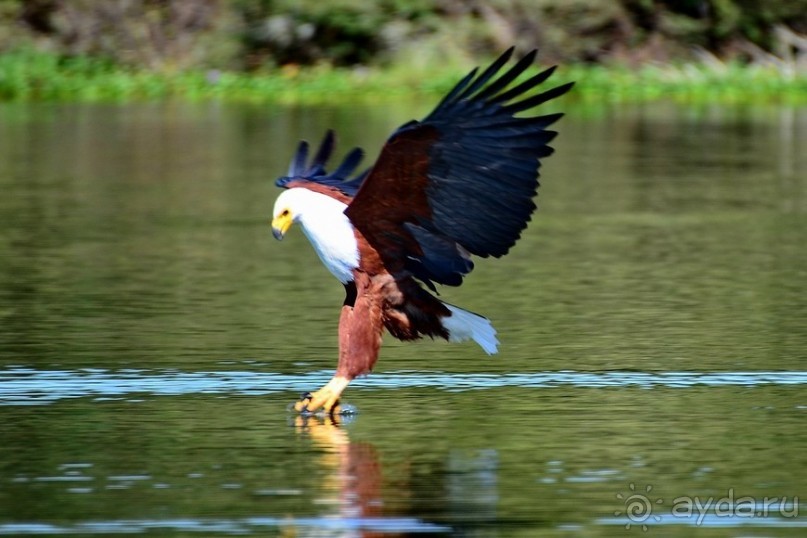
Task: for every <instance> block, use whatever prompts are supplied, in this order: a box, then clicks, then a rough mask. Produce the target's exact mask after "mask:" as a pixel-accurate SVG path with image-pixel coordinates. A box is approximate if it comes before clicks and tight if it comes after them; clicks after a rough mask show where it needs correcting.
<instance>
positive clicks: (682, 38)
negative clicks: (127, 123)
mask: <svg viewBox="0 0 807 538" xmlns="http://www.w3.org/2000/svg"><path fill="white" fill-rule="evenodd" d="M805 33H807V0H680V1H673V0H489V1H484V0H436V1H429V0H328V1H322V0H196V1H193V2H189V1H185V0H116V1H115V2H106V1H99V0H0V99H5V100H9V99H26V100H28V99H66V98H67V99H69V98H79V99H85V100H86V99H110V98H111V99H131V98H147V99H150V98H163V97H166V96H179V95H181V96H182V97H184V98H209V97H223V96H226V97H235V98H247V99H274V100H293V101H306V100H311V99H313V100H317V99H322V98H323V97H324V96H328V97H335V96H338V95H340V94H342V93H351V94H355V93H356V92H362V93H364V94H367V95H374V96H381V95H383V94H389V93H393V94H394V93H396V92H397V91H399V90H400V91H401V92H410V93H411V91H412V90H415V91H418V92H430V91H433V92H437V91H444V90H445V89H446V88H447V86H448V85H449V84H450V83H451V82H453V81H454V79H455V78H456V76H457V75H458V74H459V73H462V72H464V71H465V70H467V68H468V67H469V66H470V65H474V64H477V63H479V61H480V60H481V59H484V58H489V57H493V56H494V55H497V54H499V53H500V52H501V51H502V50H504V49H506V48H507V47H509V46H511V45H515V46H516V47H517V48H518V49H520V50H521V51H526V50H528V49H531V48H535V47H537V48H539V49H541V57H540V58H541V61H542V62H544V63H547V64H549V63H562V64H567V65H568V64H574V65H577V66H578V67H576V68H573V69H576V70H577V71H576V72H575V73H574V78H576V79H578V80H580V79H582V80H585V81H586V82H587V84H586V89H585V90H583V91H584V96H585V92H588V95H589V96H590V97H593V96H595V95H597V96H599V97H600V98H602V97H603V96H605V97H606V98H607V99H613V98H618V99H623V98H630V99H634V98H637V97H638V98H647V97H658V96H661V95H664V94H668V93H676V94H680V89H681V88H688V89H689V90H691V91H689V92H688V93H689V94H691V93H697V92H698V91H700V90H701V89H710V91H712V92H714V89H715V88H717V89H718V90H720V89H721V88H723V89H726V92H723V93H722V94H721V95H723V94H725V95H723V97H727V98H733V93H735V92H736V90H737V89H741V90H742V89H743V88H745V89H744V90H743V91H745V92H751V93H752V94H755V93H756V94H758V93H762V94H767V95H773V96H776V95H779V94H780V93H781V92H782V91H783V90H784V91H785V93H788V94H791V95H792V94H793V93H794V92H793V89H794V88H795V90H796V92H795V93H801V92H803V91H804V89H805V84H807V83H805V78H807V76H805V73H807V38H805V37H804V34H805ZM742 65H751V66H753V67H754V69H752V71H753V72H751V73H750V74H749V72H747V71H740V70H739V67H738V66H742ZM586 66H587V67H586ZM659 66H667V69H666V70H664V69H660V68H659ZM603 68H607V69H606V70H605V71H603V70H602V69H603ZM567 71H568V68H567ZM750 82H753V87H751V84H749V83H750ZM637 85H641V87H637ZM720 91H722V90H720Z"/></svg>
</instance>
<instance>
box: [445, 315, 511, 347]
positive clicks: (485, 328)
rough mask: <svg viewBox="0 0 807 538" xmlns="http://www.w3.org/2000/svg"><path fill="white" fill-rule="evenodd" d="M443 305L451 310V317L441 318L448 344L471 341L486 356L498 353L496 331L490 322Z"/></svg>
mask: <svg viewBox="0 0 807 538" xmlns="http://www.w3.org/2000/svg"><path fill="white" fill-rule="evenodd" d="M443 304H444V305H445V306H446V308H448V309H449V310H451V315H450V316H446V317H444V318H443V327H445V328H446V330H447V331H448V341H449V342H462V341H465V340H473V341H474V342H476V343H477V344H479V345H480V346H481V347H482V349H484V350H485V353H487V354H488V355H493V354H494V353H496V351H498V349H497V348H498V346H499V341H498V340H497V339H496V329H494V328H493V325H491V323H490V320H488V319H487V318H484V317H482V316H480V315H477V314H474V313H473V312H468V311H467V310H463V309H462V308H457V307H456V306H452V305H450V304H447V303H443Z"/></svg>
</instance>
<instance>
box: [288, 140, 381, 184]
mask: <svg viewBox="0 0 807 538" xmlns="http://www.w3.org/2000/svg"><path fill="white" fill-rule="evenodd" d="M335 146H336V137H335V136H334V134H333V131H331V130H329V131H328V132H327V133H325V138H323V139H322V143H321V144H320V146H319V149H318V150H317V153H316V155H314V158H313V159H312V160H311V163H310V164H309V163H308V142H306V141H302V142H300V145H299V146H297V151H296V152H295V154H294V157H293V158H292V160H291V164H289V171H288V172H287V174H286V175H285V176H283V177H281V178H278V179H277V181H275V184H276V185H277V186H278V187H286V186H288V185H289V183H291V182H292V181H295V180H300V179H304V180H307V181H311V182H314V183H319V184H320V185H326V186H328V187H336V188H337V189H339V190H340V191H342V192H343V193H344V194H346V195H348V196H354V195H355V194H356V192H357V191H358V190H359V187H360V186H361V183H362V181H363V180H364V178H365V177H366V176H367V171H364V172H361V173H359V174H356V175H355V176H352V175H353V174H354V172H355V171H356V168H357V167H358V166H359V163H361V160H362V157H364V152H363V151H362V150H361V148H353V149H352V150H350V152H348V154H347V155H346V156H345V158H344V159H343V160H342V163H341V164H340V165H339V166H337V167H336V170H334V171H333V172H330V173H328V171H327V170H326V168H325V167H326V166H327V164H328V160H329V159H330V158H331V155H332V154H333V150H334V148H335ZM351 176H352V177H351Z"/></svg>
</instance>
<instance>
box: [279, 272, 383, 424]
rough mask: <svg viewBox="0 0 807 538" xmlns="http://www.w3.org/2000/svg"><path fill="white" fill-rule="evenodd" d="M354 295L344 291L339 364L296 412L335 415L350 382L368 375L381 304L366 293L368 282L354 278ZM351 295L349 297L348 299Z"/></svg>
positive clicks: (375, 296)
mask: <svg viewBox="0 0 807 538" xmlns="http://www.w3.org/2000/svg"><path fill="white" fill-rule="evenodd" d="M357 276H359V278H358V279H357V280H359V281H360V282H361V283H359V282H357V285H358V288H359V289H358V292H357V293H356V292H353V294H351V293H350V290H349V291H348V300H346V301H345V304H344V305H343V306H342V313H341V314H340V316H339V364H338V365H337V367H336V374H335V375H334V376H333V378H332V379H331V380H330V381H328V383H326V384H325V386H324V387H322V388H321V389H319V390H318V391H316V392H314V393H308V394H305V395H304V396H303V397H302V398H301V399H300V401H298V402H297V403H296V404H295V405H294V408H295V409H296V410H297V411H298V412H300V413H316V412H317V411H319V410H320V409H322V410H323V411H325V412H326V413H328V414H331V415H335V414H338V413H339V397H340V396H341V394H342V392H343V391H344V390H345V388H346V387H347V386H348V383H350V382H351V381H352V380H353V379H355V378H356V377H358V376H360V375H364V374H368V373H370V371H371V370H372V368H373V365H374V364H375V362H376V360H377V359H378V351H379V349H380V348H381V331H382V329H383V322H382V319H381V305H380V304H379V298H378V294H374V293H369V291H370V286H371V282H370V280H369V278H368V277H367V276H366V275H363V274H360V275H357ZM351 295H352V296H351Z"/></svg>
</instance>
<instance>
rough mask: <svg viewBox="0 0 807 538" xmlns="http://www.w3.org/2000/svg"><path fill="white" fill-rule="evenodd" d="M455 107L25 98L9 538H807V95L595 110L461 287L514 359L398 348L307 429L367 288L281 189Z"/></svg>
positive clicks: (8, 447)
mask: <svg viewBox="0 0 807 538" xmlns="http://www.w3.org/2000/svg"><path fill="white" fill-rule="evenodd" d="M425 106H426V105H423V104H415V103H413V104H410V105H406V106H401V107H395V108H390V107H384V106H362V107H352V108H347V107H343V108H328V107H322V108H305V109H290V108H272V107H266V106H249V105H217V104H200V105H177V104H163V105H80V106H77V105H3V106H2V107H0V192H2V196H0V230H1V231H0V437H1V438H2V440H3V442H2V443H0V535H3V534H5V535H24V534H43V535H48V534H123V533H126V534H132V533H135V534H137V533H144V534H145V533H148V534H151V535H186V534H194V535H198V534H204V535H230V534H248V535H249V534H256V535H284V536H285V535H301V536H371V535H414V534H434V535H460V536H536V535H542V536H621V535H624V534H625V532H626V528H625V527H626V526H628V525H630V532H633V533H637V534H642V533H643V530H642V526H643V525H645V526H647V527H648V533H650V532H652V533H653V534H655V535H659V536H690V535H692V534H693V533H694V532H695V531H697V532H698V534H703V535H707V536H721V537H722V536H748V535H755V536H760V535H764V536H802V535H803V534H804V532H805V528H804V527H805V520H804V517H803V513H804V512H805V508H804V506H803V501H798V500H795V498H796V497H799V498H807V491H806V490H805V487H804V484H806V483H807V456H805V451H804V446H807V428H805V420H806V419H807V397H805V385H806V384H807V368H806V367H805V359H806V358H807V353H806V352H805V350H807V289H805V286H806V285H805V283H806V282H807V247H805V245H807V243H805V239H804V238H805V234H806V233H807V154H805V153H804V151H803V148H804V147H807V142H806V141H807V111H806V110H804V109H797V108H785V107H782V108H775V107H771V108H762V107H759V108H721V107H703V108H682V107H676V106H672V105H665V104H658V103H657V104H647V105H643V106H640V107H626V108H615V109H592V110H588V109H575V108H573V107H572V108H571V110H569V114H568V115H567V117H566V118H564V119H563V120H562V123H560V124H559V125H558V129H559V130H560V131H561V136H560V137H559V138H558V140H557V142H556V144H555V146H556V148H557V149H558V152H557V154H556V155H555V156H553V157H552V158H551V159H549V160H548V161H546V163H545V166H544V168H543V178H542V184H543V186H542V188H541V192H540V196H539V200H538V202H539V206H540V211H539V213H538V214H537V215H536V217H535V218H534V220H533V222H532V224H531V225H530V227H529V228H528V230H527V231H526V232H525V234H524V236H523V238H522V240H521V241H520V242H519V244H518V245H517V247H516V248H515V249H514V250H513V251H512V253H511V254H510V255H508V256H507V257H505V258H503V259H501V260H480V261H479V262H478V263H477V269H476V270H475V271H474V273H473V274H472V275H470V277H468V279H467V281H466V284H465V285H464V286H463V287H462V288H458V289H444V290H443V297H444V298H445V299H446V300H448V301H450V302H452V303H455V304H459V305H462V306H464V307H466V308H469V309H471V310H474V311H477V312H480V313H483V314H485V315H487V316H488V317H490V318H491V319H492V320H493V322H494V325H495V326H496V327H497V329H498V331H499V337H500V340H501V341H502V346H501V352H500V354H499V355H497V356H494V357H488V356H487V355H485V354H484V352H482V351H481V350H480V349H478V348H476V347H474V346H473V345H448V344H445V343H443V342H431V341H425V342H419V343H416V344H401V343H398V342H395V341H393V340H391V339H387V340H386V341H385V346H384V348H383V350H382V357H381V360H380V361H379V363H378V366H377V368H376V374H377V375H373V376H371V377H369V378H366V379H362V380H359V381H357V382H356V383H355V384H354V386H351V388H350V389H349V390H348V392H347V394H346V399H347V401H349V402H350V403H351V404H352V405H353V406H355V408H356V409H357V410H358V414H357V415H355V416H351V417H345V418H344V419H342V420H340V421H338V423H336V424H334V423H333V422H332V421H330V420H326V419H319V418H310V419H307V420H303V419H300V418H299V417H295V416H294V415H290V414H288V413H287V411H286V407H287V405H288V403H289V402H291V401H293V400H294V399H295V398H296V396H297V395H298V394H299V393H300V392H302V391H305V390H310V389H313V388H316V387H317V386H319V385H321V384H322V383H324V382H325V381H326V380H327V379H328V377H329V376H330V375H331V372H332V368H333V367H334V365H335V358H336V322H337V319H338V308H339V306H340V305H341V300H342V289H341V286H340V285H339V284H338V283H337V282H336V281H334V280H333V278H332V277H331V276H330V275H329V274H328V273H327V271H326V270H325V269H324V268H323V267H322V266H321V264H320V263H319V261H318V260H317V258H316V256H315V254H314V253H313V251H312V249H311V248H310V246H309V245H308V244H307V242H306V241H305V238H304V237H303V236H302V234H300V233H299V231H297V232H296V233H295V232H294V231H293V232H292V233H291V234H290V235H289V237H287V239H286V240H284V242H283V243H277V242H275V241H274V240H273V239H272V237H271V233H270V229H269V226H268V220H269V216H270V211H271V207H272V203H273V201H274V198H275V197H276V196H277V194H278V191H277V189H276V188H275V187H274V186H273V180H274V178H275V176H277V175H280V174H282V173H283V171H284V170H285V168H286V166H287V161H288V158H289V156H290V155H291V153H292V151H293V148H294V147H295V146H296V144H297V141H298V140H299V139H300V138H308V139H309V140H312V141H313V140H316V139H318V138H319V137H320V136H321V135H322V133H323V132H324V130H325V129H327V128H329V127H335V128H337V129H338V131H339V133H340V143H341V144H342V145H341V147H342V149H343V150H345V151H346V150H347V148H348V147H350V146H353V145H361V146H363V147H364V148H365V149H367V150H368V155H369V157H370V159H372V158H373V157H374V155H375V153H376V152H377V151H378V149H379V147H380V145H381V143H382V142H383V140H384V139H385V137H386V136H387V135H388V134H389V132H390V131H391V130H392V129H394V128H395V127H396V126H397V125H398V124H400V123H402V122H404V121H406V120H408V119H411V118H412V117H419V116H421V115H422V114H423V113H425V112H426V111H427V110H426V108H425ZM648 488H649V489H648ZM685 499H692V500H695V499H697V500H698V501H702V503H705V502H706V501H707V500H709V499H712V501H713V502H712V503H711V504H710V505H709V508H708V509H706V510H704V512H703V513H702V514H700V513H693V514H691V517H685V514H683V513H682V510H681V508H682V506H684V505H683V504H682V503H683V502H684V500H685ZM748 499H750V501H748ZM676 500H678V502H677V503H676ZM722 500H725V503H723V504H719V503H718V501H722ZM637 502H638V503H639V504H636V503H637ZM749 503H750V504H749ZM749 506H750V507H751V508H750V510H748V508H749ZM648 507H649V508H648ZM637 510H638V511H637ZM676 510H677V511H676Z"/></svg>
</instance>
